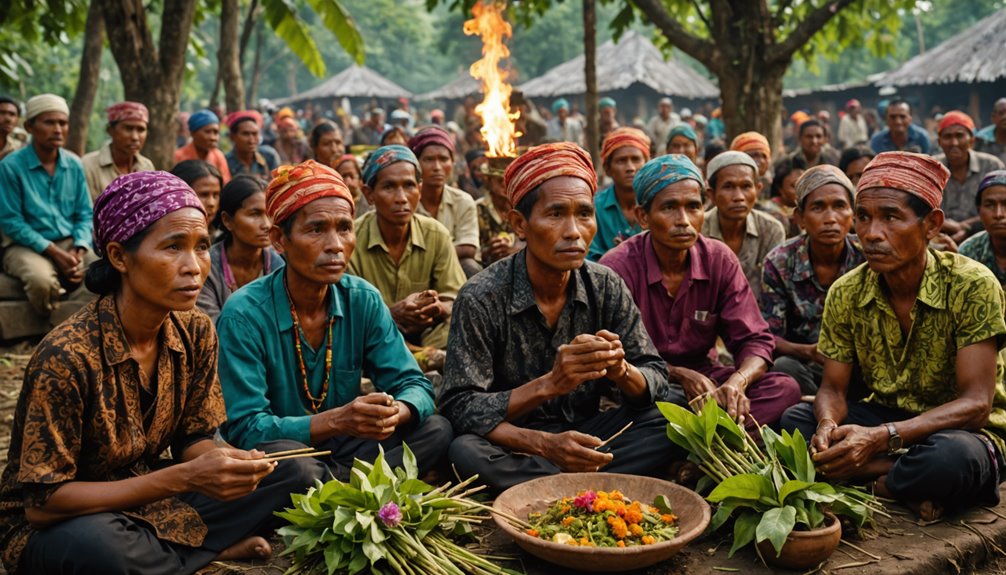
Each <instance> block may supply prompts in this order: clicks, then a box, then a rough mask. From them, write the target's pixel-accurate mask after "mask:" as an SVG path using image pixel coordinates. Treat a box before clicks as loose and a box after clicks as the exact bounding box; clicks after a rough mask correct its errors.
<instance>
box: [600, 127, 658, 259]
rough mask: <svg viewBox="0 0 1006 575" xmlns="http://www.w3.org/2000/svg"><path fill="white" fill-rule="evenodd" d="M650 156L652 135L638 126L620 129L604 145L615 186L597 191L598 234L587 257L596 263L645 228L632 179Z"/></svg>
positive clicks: (603, 156) (605, 163)
mask: <svg viewBox="0 0 1006 575" xmlns="http://www.w3.org/2000/svg"><path fill="white" fill-rule="evenodd" d="M649 159H650V138H649V136H647V135H646V134H645V133H644V132H643V131H642V130H639V129H637V128H616V129H614V130H612V131H611V132H609V133H608V135H607V136H606V137H605V138H604V144H603V145H602V146H601V164H602V165H603V166H604V172H605V173H606V174H608V176H609V177H610V178H611V182H612V183H611V185H609V186H608V187H607V188H604V189H603V190H601V191H600V192H598V193H597V197H596V198H594V213H595V216H596V218H597V234H596V235H594V241H592V242H591V243H590V249H589V250H588V251H587V259H589V260H590V261H593V262H596V261H597V260H599V259H601V256H603V255H604V254H605V253H606V252H607V251H608V250H610V249H611V248H613V247H615V246H617V245H618V244H620V243H622V241H624V240H627V239H629V238H630V237H632V236H634V235H636V234H638V233H639V232H641V231H643V228H641V227H639V224H638V223H637V222H636V212H635V210H636V192H634V191H633V190H632V178H634V177H635V176H636V172H638V171H639V169H640V168H642V167H643V164H645V163H646V162H648V161H649Z"/></svg>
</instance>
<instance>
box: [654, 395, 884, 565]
mask: <svg viewBox="0 0 1006 575" xmlns="http://www.w3.org/2000/svg"><path fill="white" fill-rule="evenodd" d="M657 407H658V408H659V409H660V411H661V413H663V415H664V417H665V418H666V419H667V436H668V437H669V438H670V440H671V441H672V442H674V443H675V444H676V445H678V446H680V447H682V448H683V449H685V450H687V451H688V453H689V455H688V460H689V461H691V462H693V463H695V464H696V465H698V466H699V468H700V469H701V470H702V471H703V472H704V473H705V475H706V476H705V477H704V478H703V480H702V481H701V482H700V483H699V491H701V492H705V491H708V490H709V489H710V488H712V491H711V493H709V495H708V496H706V499H707V500H708V501H709V502H711V503H717V504H719V505H718V507H717V509H716V513H715V514H714V515H713V518H712V521H711V522H710V524H709V529H710V530H711V531H715V530H717V529H719V528H720V527H722V526H723V525H724V524H726V523H727V521H728V520H729V519H730V518H734V519H735V521H734V538H733V546H732V547H731V548H730V555H731V556H733V554H734V552H736V551H737V550H738V549H740V548H742V547H744V546H746V545H748V544H750V543H752V542H757V543H760V542H762V541H766V540H767V541H771V543H772V546H773V547H774V548H775V550H776V553H777V554H778V553H780V552H781V550H782V546H783V544H784V543H785V542H786V538H787V536H788V535H789V534H790V532H792V531H793V530H794V529H798V528H801V529H807V530H811V529H817V528H819V527H821V526H823V525H824V523H825V519H826V516H825V511H830V512H832V513H834V514H835V515H836V516H839V517H845V518H847V519H849V520H851V521H852V523H853V524H854V525H855V526H856V527H857V528H861V527H863V526H864V525H867V524H872V523H873V514H874V513H879V514H882V515H886V513H884V510H883V506H882V505H881V503H880V502H879V501H877V499H876V498H875V497H874V496H873V495H872V494H870V493H868V492H866V491H865V490H863V489H862V488H859V487H854V486H848V485H832V484H830V483H825V482H821V481H817V480H816V475H817V472H816V470H815V469H814V460H813V459H811V456H810V451H809V449H808V447H807V441H806V439H804V437H803V435H802V434H801V433H800V431H799V430H797V431H794V432H793V433H792V434H790V433H789V432H787V431H783V432H782V435H780V434H778V433H776V432H774V431H772V430H771V429H769V428H768V427H765V426H762V427H761V429H760V433H761V439H762V446H759V445H758V443H757V442H755V441H754V440H753V439H752V438H751V437H750V436H749V435H748V433H747V432H745V431H744V430H743V429H742V428H741V427H740V425H738V424H737V422H736V421H734V420H733V419H732V418H731V417H730V416H729V415H728V414H727V413H726V412H725V411H723V409H722V408H720V406H719V405H717V404H716V402H715V401H707V402H706V404H705V405H704V406H703V407H702V409H701V410H700V411H699V413H697V414H696V413H693V412H691V411H689V410H687V409H685V408H683V407H681V406H678V405H674V404H671V403H658V404H657Z"/></svg>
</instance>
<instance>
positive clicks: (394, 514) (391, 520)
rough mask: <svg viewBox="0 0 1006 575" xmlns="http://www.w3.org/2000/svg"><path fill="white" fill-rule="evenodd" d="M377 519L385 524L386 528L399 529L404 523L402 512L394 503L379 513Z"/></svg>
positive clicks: (385, 506)
mask: <svg viewBox="0 0 1006 575" xmlns="http://www.w3.org/2000/svg"><path fill="white" fill-rule="evenodd" d="M377 518H378V519H380V520H381V522H382V523H384V526H385V527H397V526H398V524H399V523H401V522H402V510H401V509H399V508H398V505H395V502H394V501H389V502H387V503H385V504H384V507H382V508H381V510H380V511H378V512H377Z"/></svg>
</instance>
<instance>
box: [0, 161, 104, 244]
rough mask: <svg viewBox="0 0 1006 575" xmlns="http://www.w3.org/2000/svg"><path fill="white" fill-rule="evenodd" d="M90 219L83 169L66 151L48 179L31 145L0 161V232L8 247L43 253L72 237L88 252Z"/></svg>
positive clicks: (91, 213)
mask: <svg viewBox="0 0 1006 575" xmlns="http://www.w3.org/2000/svg"><path fill="white" fill-rule="evenodd" d="M92 216H93V211H92V207H91V194H90V192H89V191H88V188H87V179H86V178H85V177H84V168H83V167H82V166H81V163H80V159H79V158H77V157H76V156H75V155H73V154H71V153H70V152H67V151H66V150H60V151H59V156H58V158H57V160H56V169H55V171H54V172H53V174H52V175H51V176H50V175H49V172H47V171H46V170H45V167H44V166H43V165H42V161H41V160H39V159H38V154H36V153H35V146H33V145H30V144H29V145H28V146H25V147H24V148H21V149H20V150H18V151H16V152H14V153H12V154H10V155H8V156H7V157H6V158H4V160H3V161H2V162H0V230H2V231H3V233H5V234H7V237H8V238H10V240H11V241H12V242H13V243H15V244H18V245H21V246H25V247H27V248H30V249H32V250H34V251H36V252H38V253H42V252H44V251H45V249H46V248H48V247H49V244H50V243H51V242H55V241H57V240H62V239H65V238H73V245H74V247H83V248H90V247H91V237H92V234H91V227H92V220H93V217H92Z"/></svg>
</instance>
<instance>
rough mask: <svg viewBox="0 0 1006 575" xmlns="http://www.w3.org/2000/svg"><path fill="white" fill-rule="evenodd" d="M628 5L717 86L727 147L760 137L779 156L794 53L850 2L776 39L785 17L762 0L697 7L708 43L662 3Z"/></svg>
mask: <svg viewBox="0 0 1006 575" xmlns="http://www.w3.org/2000/svg"><path fill="white" fill-rule="evenodd" d="M630 1H631V2H632V3H633V4H635V5H636V7H638V8H639V9H640V10H641V11H642V12H643V13H644V14H646V16H647V17H648V18H649V19H650V20H651V21H652V22H653V23H654V24H655V25H656V26H657V28H659V29H660V31H661V32H662V33H663V35H664V37H665V38H667V40H668V41H669V42H670V43H671V44H672V45H674V46H675V47H676V48H678V49H679V50H681V51H682V52H684V53H686V54H688V55H689V56H691V57H693V58H695V59H696V60H698V61H699V62H702V64H704V65H705V67H706V68H707V69H708V70H709V71H710V72H712V74H713V75H714V76H716V78H717V79H718V80H719V85H720V98H721V100H722V102H723V106H722V110H723V123H724V125H725V127H726V132H727V143H728V144H729V142H730V140H731V139H732V138H733V137H734V136H736V135H737V134H739V133H741V132H746V131H750V130H754V131H758V132H761V133H762V134H763V135H764V136H765V137H766V138H768V141H769V144H770V145H771V146H772V150H773V151H774V154H775V155H777V156H778V155H781V153H782V149H783V147H782V117H781V111H782V79H783V76H785V74H786V70H787V69H789V66H790V64H791V63H792V61H793V57H794V55H795V54H796V52H797V50H799V49H800V48H801V47H803V46H804V45H805V44H806V43H807V42H808V41H809V40H810V39H811V38H812V37H813V36H814V35H815V34H816V33H817V32H819V31H820V30H821V28H823V27H824V26H825V25H826V24H827V23H828V22H829V21H830V20H831V19H832V18H833V17H834V16H835V14H837V13H838V12H839V11H840V10H842V9H844V8H845V7H847V6H848V5H850V4H852V3H853V1H854V0H832V1H830V2H827V3H825V4H823V5H821V6H819V7H818V8H816V9H815V10H814V11H812V12H810V13H809V14H808V15H807V17H806V18H804V19H803V20H802V21H801V22H799V23H798V24H797V25H796V27H795V28H794V29H793V30H792V31H791V32H790V33H789V35H788V36H786V37H785V38H778V37H777V34H778V32H777V31H778V29H779V27H780V26H779V23H780V22H781V21H782V18H783V17H784V15H783V14H782V13H776V12H773V11H772V10H771V9H770V7H769V4H768V2H767V1H765V0H708V1H707V2H695V6H696V9H697V10H699V19H700V20H701V21H702V23H703V25H705V27H706V28H707V29H708V31H709V37H708V38H701V37H699V36H696V35H695V34H693V33H691V32H689V31H688V30H687V29H685V27H684V26H683V25H682V24H681V23H680V22H679V21H678V20H676V19H674V18H673V17H672V16H671V15H670V13H669V12H668V11H667V8H666V7H665V6H664V4H663V0H630ZM783 4H786V5H788V3H783ZM703 8H704V9H703Z"/></svg>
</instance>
